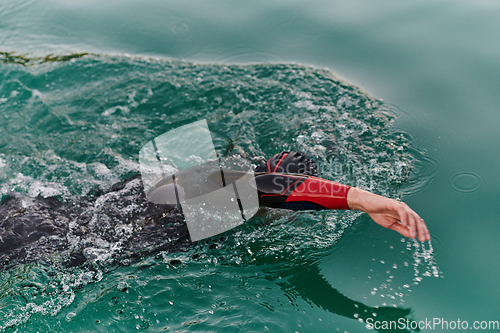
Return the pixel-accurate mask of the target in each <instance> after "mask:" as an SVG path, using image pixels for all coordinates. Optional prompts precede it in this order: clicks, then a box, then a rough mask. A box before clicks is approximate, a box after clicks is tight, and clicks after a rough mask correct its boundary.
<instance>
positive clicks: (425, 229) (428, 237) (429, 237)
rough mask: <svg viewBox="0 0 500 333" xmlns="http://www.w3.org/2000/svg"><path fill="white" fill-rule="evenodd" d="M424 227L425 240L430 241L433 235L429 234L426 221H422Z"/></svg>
mask: <svg viewBox="0 0 500 333" xmlns="http://www.w3.org/2000/svg"><path fill="white" fill-rule="evenodd" d="M422 225H423V226H424V234H425V239H426V240H428V241H430V240H431V234H430V233H429V229H428V228H427V225H426V224H425V221H424V219H422Z"/></svg>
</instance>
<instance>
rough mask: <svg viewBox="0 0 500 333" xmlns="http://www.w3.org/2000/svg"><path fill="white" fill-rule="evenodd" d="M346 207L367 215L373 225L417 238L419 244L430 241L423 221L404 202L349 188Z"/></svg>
mask: <svg viewBox="0 0 500 333" xmlns="http://www.w3.org/2000/svg"><path fill="white" fill-rule="evenodd" d="M347 205H348V206H349V208H350V209H355V210H361V211H363V212H365V213H367V214H368V215H369V216H370V217H371V218H372V220H373V221H375V223H377V224H379V225H381V226H382V227H384V228H387V229H392V230H394V231H397V232H399V233H400V234H401V235H403V236H405V237H409V238H415V237H417V236H418V239H419V240H420V241H421V242H425V241H426V240H430V239H431V236H430V234H429V230H428V229H427V226H426V225H425V223H424V220H423V219H422V218H421V217H420V216H418V214H417V213H415V212H414V211H413V210H412V209H411V208H410V207H408V205H407V204H405V203H404V202H401V201H397V200H394V199H389V198H386V197H383V196H381V195H377V194H373V193H371V192H368V191H364V190H361V189H359V188H356V187H351V188H350V189H349V191H348V192H347Z"/></svg>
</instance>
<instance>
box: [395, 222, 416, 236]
mask: <svg viewBox="0 0 500 333" xmlns="http://www.w3.org/2000/svg"><path fill="white" fill-rule="evenodd" d="M389 229H391V230H394V231H396V232H399V233H400V234H401V235H402V236H404V237H408V238H412V237H411V231H410V229H409V228H408V227H407V226H405V225H402V224H401V223H399V222H396V223H393V224H392V225H391V226H390V227H389Z"/></svg>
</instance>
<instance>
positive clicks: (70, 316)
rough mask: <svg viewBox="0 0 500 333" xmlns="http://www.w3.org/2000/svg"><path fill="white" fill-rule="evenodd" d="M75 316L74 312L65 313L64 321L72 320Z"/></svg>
mask: <svg viewBox="0 0 500 333" xmlns="http://www.w3.org/2000/svg"><path fill="white" fill-rule="evenodd" d="M75 317H76V313H74V312H69V313H68V314H67V315H66V321H72V320H73V318H75Z"/></svg>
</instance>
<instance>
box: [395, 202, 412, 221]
mask: <svg viewBox="0 0 500 333" xmlns="http://www.w3.org/2000/svg"><path fill="white" fill-rule="evenodd" d="M392 209H393V210H395V211H396V212H397V213H398V216H399V221H400V222H401V224H402V225H404V226H408V214H407V212H406V210H405V209H404V207H403V206H402V205H401V203H400V202H397V201H396V203H395V204H394V206H393V207H392Z"/></svg>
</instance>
